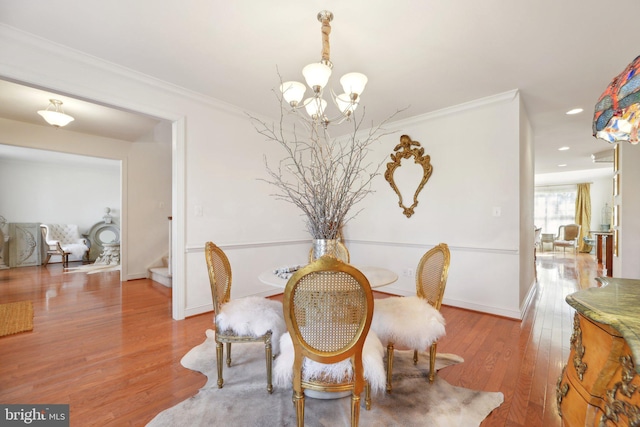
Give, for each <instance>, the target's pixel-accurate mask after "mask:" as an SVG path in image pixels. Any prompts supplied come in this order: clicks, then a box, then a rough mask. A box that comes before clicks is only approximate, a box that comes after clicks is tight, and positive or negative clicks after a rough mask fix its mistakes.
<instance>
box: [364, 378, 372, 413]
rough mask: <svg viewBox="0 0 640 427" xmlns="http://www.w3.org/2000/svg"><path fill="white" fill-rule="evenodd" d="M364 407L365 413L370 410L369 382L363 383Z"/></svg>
mask: <svg viewBox="0 0 640 427" xmlns="http://www.w3.org/2000/svg"><path fill="white" fill-rule="evenodd" d="M364 407H365V408H366V409H367V411H369V410H371V384H369V381H366V382H365V383H364Z"/></svg>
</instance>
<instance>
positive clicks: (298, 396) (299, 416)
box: [293, 391, 304, 427]
mask: <svg viewBox="0 0 640 427" xmlns="http://www.w3.org/2000/svg"><path fill="white" fill-rule="evenodd" d="M293 403H294V404H295V405H296V420H297V422H298V427H304V392H303V391H299V392H298V391H294V392H293Z"/></svg>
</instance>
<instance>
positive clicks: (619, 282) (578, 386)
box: [556, 278, 640, 427]
mask: <svg viewBox="0 0 640 427" xmlns="http://www.w3.org/2000/svg"><path fill="white" fill-rule="evenodd" d="M603 282H604V283H605V286H603V287H602V288H591V289H585V290H583V291H579V292H576V293H574V294H571V295H568V296H567V302H568V303H569V305H571V306H572V307H574V308H575V309H576V314H575V317H574V323H573V333H572V335H571V343H570V344H571V351H570V354H569V359H568V361H567V364H566V365H565V366H564V368H563V371H562V374H561V376H560V378H558V382H557V386H556V398H557V404H558V413H559V414H560V416H561V418H562V422H563V425H565V426H581V427H582V426H638V425H640V371H639V369H638V363H637V362H638V360H639V359H638V352H639V351H640V340H639V335H638V332H640V328H639V326H640V322H639V320H638V318H639V316H638V314H637V312H638V309H637V307H638V303H640V290H638V289H639V288H640V280H630V279H613V278H607V280H605V281H603Z"/></svg>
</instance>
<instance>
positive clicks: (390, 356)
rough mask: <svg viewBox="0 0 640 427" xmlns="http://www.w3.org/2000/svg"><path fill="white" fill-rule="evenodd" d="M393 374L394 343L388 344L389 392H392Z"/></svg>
mask: <svg viewBox="0 0 640 427" xmlns="http://www.w3.org/2000/svg"><path fill="white" fill-rule="evenodd" d="M392 376H393V343H392V342H390V343H389V344H387V393H391V388H392V386H391V378H392Z"/></svg>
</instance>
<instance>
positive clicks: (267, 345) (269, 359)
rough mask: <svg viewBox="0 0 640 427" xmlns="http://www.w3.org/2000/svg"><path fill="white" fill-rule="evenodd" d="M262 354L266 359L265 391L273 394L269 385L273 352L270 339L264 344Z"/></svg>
mask: <svg viewBox="0 0 640 427" xmlns="http://www.w3.org/2000/svg"><path fill="white" fill-rule="evenodd" d="M264 352H265V356H266V357H267V391H268V392H269V394H271V393H273V384H272V383H271V376H272V374H271V372H272V366H273V354H272V353H273V350H272V349H271V337H269V339H268V340H267V341H266V342H265V344H264Z"/></svg>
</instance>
